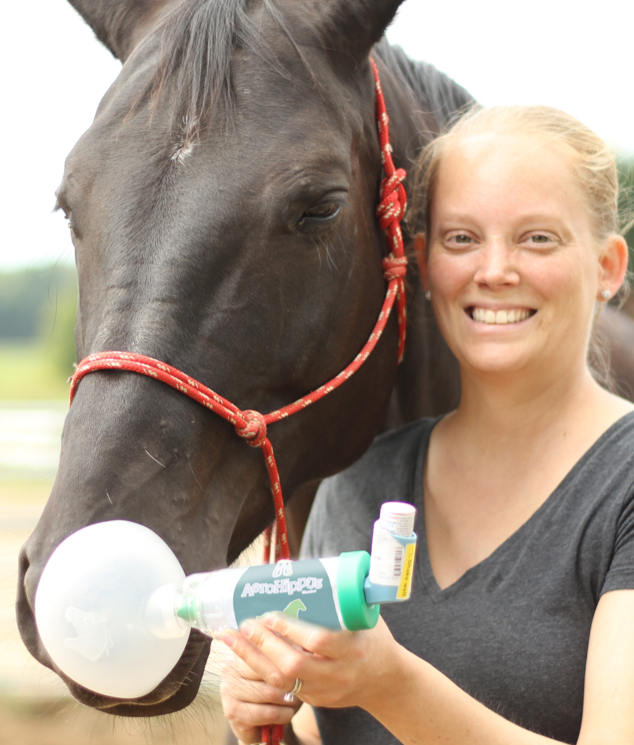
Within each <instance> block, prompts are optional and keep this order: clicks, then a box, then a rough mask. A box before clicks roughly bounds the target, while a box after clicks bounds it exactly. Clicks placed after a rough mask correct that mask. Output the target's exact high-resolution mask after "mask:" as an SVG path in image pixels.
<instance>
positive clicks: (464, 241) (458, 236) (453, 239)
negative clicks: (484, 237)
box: [447, 233, 473, 246]
mask: <svg viewBox="0 0 634 745" xmlns="http://www.w3.org/2000/svg"><path fill="white" fill-rule="evenodd" d="M447 242H448V243H449V244H450V245H454V246H469V245H471V244H472V243H473V238H472V237H471V236H470V235H467V234H466V233H455V234H454V235H449V236H448V237H447Z"/></svg>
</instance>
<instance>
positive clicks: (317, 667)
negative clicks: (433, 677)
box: [222, 613, 402, 731]
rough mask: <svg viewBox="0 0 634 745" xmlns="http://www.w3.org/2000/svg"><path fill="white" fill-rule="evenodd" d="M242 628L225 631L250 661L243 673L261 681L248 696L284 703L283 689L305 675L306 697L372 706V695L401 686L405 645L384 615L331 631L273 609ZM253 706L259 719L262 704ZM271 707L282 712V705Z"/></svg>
mask: <svg viewBox="0 0 634 745" xmlns="http://www.w3.org/2000/svg"><path fill="white" fill-rule="evenodd" d="M240 631H241V632H242V633H240V634H238V633H235V632H230V633H226V634H225V635H224V636H223V638H222V640H223V641H224V642H225V644H227V645H228V646H229V647H230V648H231V649H232V650H233V651H234V653H235V654H236V655H237V656H238V657H239V658H240V659H241V660H242V661H243V663H244V664H245V667H241V668H240V670H241V671H242V675H243V678H244V679H245V680H249V681H255V680H259V681H260V683H259V684H258V687H257V688H253V689H252V690H253V693H252V694H250V695H251V698H250V699H249V700H250V701H252V702H257V703H258V705H260V702H261V701H263V700H267V701H269V702H274V703H276V704H278V705H280V704H283V697H284V693H285V692H288V691H290V690H292V688H293V686H294V685H295V682H296V680H297V679H299V680H301V681H302V687H301V691H300V693H299V697H301V699H302V700H303V701H306V702H307V703H309V704H311V705H313V706H326V707H331V708H339V707H344V706H361V707H363V708H371V706H372V702H373V700H376V699H377V698H383V697H385V696H389V695H390V693H393V692H394V691H396V690H398V689H399V685H398V679H399V675H398V660H399V650H401V649H402V648H401V647H400V645H398V644H397V643H396V642H395V641H394V638H393V637H392V635H391V633H390V631H389V629H388V628H387V626H386V625H385V623H384V621H383V619H381V618H379V622H378V624H377V626H376V627H375V628H374V629H369V630H367V631H355V632H350V631H329V630H327V629H324V628H321V627H319V626H313V625H312V624H307V623H304V622H302V621H297V620H295V619H293V618H290V617H289V616H286V615H284V614H282V613H271V614H270V615H268V616H265V617H264V619H262V620H261V621H248V622H245V623H244V624H242V626H241V628H240ZM247 669H248V670H250V671H251V672H250V673H248V675H249V676H252V677H251V678H247V673H246V672H245V671H246V670H247ZM250 684H251V685H253V683H250ZM244 690H245V689H244V688H242V689H241V691H244ZM273 692H275V696H274V697H272V694H273ZM241 695H242V696H245V695H246V694H245V693H244V692H243V693H242V694H241ZM267 697H268V698H267ZM296 698H297V697H296ZM223 700H224V699H223ZM243 701H244V698H243ZM286 708H289V707H286ZM235 711H236V712H237V711H238V709H237V708H236V709H235ZM253 711H254V714H255V713H257V718H258V722H259V721H260V720H261V719H262V717H261V716H260V714H261V713H262V714H263V712H262V709H261V708H258V709H257V710H256V709H254V710H253ZM240 712H241V713H242V712H244V709H242V708H240ZM267 713H268V712H267ZM270 713H271V714H276V715H278V716H279V715H280V714H281V712H279V711H278V710H277V709H276V710H275V711H271V712H270ZM241 721H244V719H242V720H241ZM277 721H282V720H281V719H276V720H275V722H277ZM286 721H287V720H286ZM271 723H273V722H271ZM234 731H235V730H234Z"/></svg>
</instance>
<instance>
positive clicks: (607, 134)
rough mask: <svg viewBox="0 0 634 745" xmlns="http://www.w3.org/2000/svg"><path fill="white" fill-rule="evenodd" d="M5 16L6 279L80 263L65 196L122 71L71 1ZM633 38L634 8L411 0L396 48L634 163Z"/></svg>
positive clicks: (2, 255)
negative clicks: (72, 158)
mask: <svg viewBox="0 0 634 745" xmlns="http://www.w3.org/2000/svg"><path fill="white" fill-rule="evenodd" d="M306 1H307V2H308V1H309V0H306ZM5 6H6V7H3V9H2V10H3V19H2V25H1V27H0V69H1V70H2V76H3V77H2V91H3V99H4V103H3V115H2V117H0V135H1V141H2V142H3V143H4V145H3V151H4V164H5V167H4V171H3V176H4V178H3V179H2V186H1V187H0V188H1V189H2V204H3V205H4V218H5V219H4V228H3V230H2V233H1V237H0V271H2V270H6V269H11V268H18V267H25V266H37V265H39V264H44V263H50V262H54V261H62V262H68V263H70V262H72V261H73V258H72V247H71V244H70V238H69V236H68V229H67V227H66V224H65V221H64V220H63V218H62V216H61V215H60V214H59V213H58V214H52V212H51V210H52V207H53V204H54V192H55V189H56V187H57V185H58V183H59V181H60V179H61V176H62V172H63V166H64V159H65V157H66V155H67V154H68V152H69V151H70V150H71V148H72V146H73V145H74V143H75V142H76V141H77V139H78V138H79V137H80V136H81V134H82V132H83V131H84V130H85V129H86V128H87V127H88V126H89V125H90V122H91V121H92V117H93V115H94V112H95V109H96V107H97V105H98V103H99V100H100V99H101V97H102V96H103V94H104V93H105V91H106V89H107V87H108V85H109V84H110V83H111V82H112V80H114V78H115V77H116V75H117V73H118V70H119V69H120V65H119V63H118V62H117V61H116V60H114V59H113V58H112V56H111V55H110V53H109V52H107V51H106V50H105V49H104V48H103V47H101V45H100V44H99V43H98V42H97V41H96V40H95V39H94V36H93V34H92V31H91V30H90V29H89V28H88V27H87V26H86V25H85V24H84V23H83V21H82V20H81V19H80V18H79V16H78V15H77V14H76V13H75V11H74V10H73V9H72V8H71V7H70V5H68V4H67V2H66V1H65V0H29V1H28V2H26V1H25V0H21V1H20V0H19V1H18V2H11V3H8V2H5ZM633 29H634V2H633V0H602V1H601V2H597V1H596V0H594V1H593V2H589V1H588V0H576V1H575V2H572V0H531V2H530V3H526V2H524V3H515V2H511V1H510V0H479V1H478V2H474V1H473V0H405V2H404V4H403V6H402V8H401V10H400V12H399V15H398V17H397V20H396V21H395V23H394V24H393V26H392V27H391V28H390V30H389V31H388V38H389V39H390V41H391V42H393V43H397V44H400V45H401V46H402V47H403V48H404V49H405V51H406V52H407V53H408V54H409V55H410V56H411V57H413V58H415V59H424V60H425V61H427V62H431V63H432V64H434V65H435V66H436V67H438V68H439V69H440V70H442V71H443V72H446V73H448V74H449V75H450V76H451V77H453V78H454V79H455V80H456V81H458V82H459V83H460V84H461V85H463V86H464V87H465V88H467V89H468V90H469V91H470V92H471V94H472V95H473V96H475V97H476V98H477V99H478V100H479V101H480V102H482V103H483V104H485V105H489V106H491V105H495V104H508V103H520V104H529V103H542V104H549V105H551V106H557V107H558V108H561V109H564V110H565V111H568V112H569V113H571V114H573V115H575V116H577V117H578V118H579V119H581V120H582V121H583V122H585V123H586V124H587V125H588V126H590V127H592V128H593V129H594V130H595V131H596V132H598V133H599V134H600V135H601V136H602V137H604V138H605V139H606V140H607V141H608V142H609V143H610V144H612V145H614V146H616V147H618V148H619V149H620V150H621V151H626V152H630V153H633V154H634V125H633V120H634V95H632V82H631V81H632V78H633V76H634V75H633V74H634V38H633V35H632V32H633Z"/></svg>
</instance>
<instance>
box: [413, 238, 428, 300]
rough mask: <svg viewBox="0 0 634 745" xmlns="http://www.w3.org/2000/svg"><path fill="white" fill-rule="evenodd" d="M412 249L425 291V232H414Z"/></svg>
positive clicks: (426, 288) (426, 287) (426, 285)
mask: <svg viewBox="0 0 634 745" xmlns="http://www.w3.org/2000/svg"><path fill="white" fill-rule="evenodd" d="M414 251H415V252H416V261H417V263H418V272H419V274H420V281H421V282H422V285H423V289H424V290H425V292H427V290H429V286H428V278H427V239H426V237H425V233H416V235H415V236H414Z"/></svg>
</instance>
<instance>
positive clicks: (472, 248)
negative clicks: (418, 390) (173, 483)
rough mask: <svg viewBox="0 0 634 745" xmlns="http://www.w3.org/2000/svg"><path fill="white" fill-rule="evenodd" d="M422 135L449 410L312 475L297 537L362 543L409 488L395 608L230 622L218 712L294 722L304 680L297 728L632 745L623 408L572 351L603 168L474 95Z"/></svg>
mask: <svg viewBox="0 0 634 745" xmlns="http://www.w3.org/2000/svg"><path fill="white" fill-rule="evenodd" d="M436 143H437V144H431V145H430V146H429V147H428V149H427V151H426V153H425V154H424V156H423V163H424V165H425V166H426V170H425V171H424V173H425V174H426V178H427V181H426V183H425V184H424V187H425V188H426V194H427V203H426V209H425V210H424V211H425V216H424V223H425V225H426V234H422V233H421V234H419V235H418V236H417V238H416V248H417V255H418V260H419V265H420V269H421V278H422V281H423V285H424V286H425V289H426V290H427V293H428V296H429V299H430V300H431V303H432V305H433V309H434V314H435V316H436V319H437V321H438V324H439V326H440V328H441V331H442V333H443V336H444V337H445V339H446V341H447V342H448V344H449V346H450V347H451V349H452V351H453V352H454V353H455V355H456V357H457V359H458V361H459V364H460V374H461V382H462V394H461V400H460V404H459V406H458V408H457V409H456V410H455V411H454V412H452V413H450V414H448V415H447V416H445V417H442V418H437V419H433V420H423V421H421V422H418V423H415V424H413V425H408V426H407V427H405V428H403V429H401V430H397V431H396V432H393V433H389V434H387V435H384V436H382V437H381V438H379V439H378V440H377V441H375V443H374V445H373V447H372V448H371V449H370V451H369V452H368V453H367V454H366V455H365V456H364V457H363V458H362V459H361V460H360V461H358V462H357V463H356V464H355V465H354V466H353V467H352V468H350V469H348V471H346V472H344V473H343V474H340V475H339V476H336V477H334V478H332V479H329V480H327V481H326V482H324V484H322V487H321V488H320V491H319V492H318V494H317V498H316V502H315V506H314V508H313V512H312V513H311V517H310V520H309V524H308V528H307V537H306V538H305V542H304V546H303V552H304V555H305V556H330V555H336V554H337V553H339V552H340V551H342V550H352V549H356V548H365V547H367V545H369V540H370V532H371V526H372V520H373V515H374V514H375V513H376V511H377V510H378V508H379V506H380V504H381V503H382V502H383V501H385V499H386V498H388V497H389V498H390V499H395V498H398V499H400V500H403V501H409V502H411V503H413V504H414V505H416V506H417V507H418V513H419V518H418V525H417V526H416V532H417V533H418V535H419V547H420V554H419V558H418V560H417V567H416V572H417V578H416V581H415V586H414V591H413V596H412V602H411V604H410V605H409V606H403V607H400V608H394V609H386V610H385V611H384V612H383V616H384V621H385V622H380V623H379V624H378V626H377V627H376V629H374V630H371V631H367V632H359V633H356V634H348V635H344V634H334V633H333V632H329V631H325V630H316V629H315V628H314V627H310V626H307V625H305V624H301V623H300V622H297V621H291V620H287V619H284V618H282V617H280V618H273V617H271V618H269V619H264V622H263V623H262V622H258V621H253V622H251V621H250V622H249V623H248V624H247V625H245V626H244V627H243V629H242V632H243V633H242V634H241V635H240V634H227V635H226V639H225V641H226V643H227V644H228V645H229V646H231V647H232V648H233V649H234V651H235V652H236V653H237V655H238V657H239V658H241V662H240V664H236V665H235V666H234V667H233V668H229V669H228V670H227V673H226V675H225V683H224V686H223V698H224V703H225V709H226V712H227V714H228V718H229V720H230V722H231V724H232V726H233V728H234V731H235V732H236V734H237V735H238V737H239V738H241V740H242V742H244V743H252V742H254V740H253V726H254V724H257V722H254V716H255V715H256V714H257V713H258V712H259V711H260V710H262V709H266V713H267V716H269V718H270V717H271V716H272V715H275V716H277V719H276V720H275V721H287V720H288V719H290V718H291V716H292V715H293V713H294V709H295V708H297V704H296V705H295V706H293V707H290V706H288V705H285V704H284V702H285V699H284V698H283V696H284V692H285V691H290V690H292V689H293V686H294V685H295V686H297V685H299V684H300V683H299V682H300V681H301V693H299V694H297V695H298V696H299V697H300V698H301V699H302V700H303V701H305V702H306V703H308V704H310V705H311V706H312V707H313V709H314V716H313V714H312V712H311V710H309V709H308V708H307V707H306V708H304V709H302V712H301V713H300V714H299V715H298V717H297V719H295V720H293V721H294V723H293V726H294V728H295V730H296V733H295V734H297V736H298V739H299V741H300V743H303V744H305V745H312V744H313V743H315V742H323V743H327V744H328V745H339V743H341V744H342V745H343V743H351V742H363V743H372V744H373V745H379V744H381V745H382V744H384V743H385V744H387V743H393V742H394V738H395V737H396V738H398V740H399V741H400V742H403V743H407V744H410V745H414V744H415V743H420V742H437V741H441V740H442V741H443V742H447V743H452V744H455V745H476V744H477V745H481V744H482V743H487V745H492V744H493V745H498V744H501V743H505V744H507V745H508V744H509V743H513V744H517V745H520V744H521V745H546V743H562V742H564V743H577V744H578V745H587V744H589V743H595V742H610V743H614V745H626V743H630V742H632V737H633V736H634V715H633V714H632V710H631V706H630V702H631V699H632V697H633V696H634V674H633V673H632V670H634V631H633V630H632V627H631V623H630V621H629V619H630V618H631V615H632V613H633V612H634V569H632V567H633V566H634V477H633V476H632V473H633V470H634V456H633V455H632V453H633V451H634V416H633V415H632V411H633V410H634V407H633V406H632V405H631V404H630V403H629V402H626V401H624V400H623V399H620V398H618V397H617V396H614V395H613V394H611V393H609V392H608V391H606V390H605V389H603V388H602V387H600V386H599V384H598V383H597V382H596V381H595V380H594V378H593V377H592V375H591V372H590V370H589V367H588V363H587V352H588V342H589V337H590V330H591V326H592V323H593V318H594V316H595V314H596V307H597V304H598V303H602V302H604V301H605V300H606V299H609V298H610V297H612V296H613V295H614V294H615V293H616V292H617V291H618V289H619V287H620V285H621V283H622V282H623V279H624V276H625V270H626V265H627V246H626V244H625V241H624V240H623V239H622V238H621V237H620V236H619V235H618V234H617V233H616V225H617V220H616V214H615V212H616V204H617V198H616V197H617V194H616V172H615V167H614V163H613V161H612V159H611V158H610V157H606V153H607V150H606V148H605V145H604V144H603V143H602V141H601V140H600V139H599V138H598V137H596V136H595V135H594V134H593V133H592V132H590V131H589V130H587V129H586V128H585V127H584V126H583V125H582V124H581V123H580V122H577V121H576V120H575V119H573V118H572V117H568V116H567V115H565V114H563V113H561V112H558V111H555V110H552V109H548V108H544V107H528V108H525V107H513V108H498V109H493V110H488V111H487V110H481V111H476V112H474V113H472V114H471V115H469V116H467V117H466V118H465V119H463V120H461V121H460V122H459V123H458V124H457V125H456V126H455V127H454V128H453V129H452V130H450V132H449V133H448V134H447V135H445V136H443V137H441V138H439V139H438V140H437V141H436ZM404 680H407V686H406V687H404V686H403V685H402V682H403V681H404ZM259 681H262V682H259ZM264 703H266V704H268V705H267V706H266V707H262V704H264ZM349 707H358V708H349ZM316 725H318V726H316ZM290 737H291V735H290V733H289V739H290ZM291 741H292V740H291Z"/></svg>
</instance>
